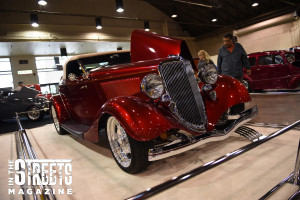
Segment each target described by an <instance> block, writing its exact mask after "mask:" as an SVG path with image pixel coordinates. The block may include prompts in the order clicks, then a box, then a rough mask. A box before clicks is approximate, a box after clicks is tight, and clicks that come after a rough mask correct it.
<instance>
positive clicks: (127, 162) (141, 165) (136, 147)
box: [106, 116, 149, 174]
mask: <svg viewBox="0 0 300 200" xmlns="http://www.w3.org/2000/svg"><path fill="white" fill-rule="evenodd" d="M106 133H107V138H108V142H109V145H110V150H111V152H112V155H113V157H114V159H115V160H116V162H117V164H118V165H119V167H120V168H121V169H122V170H124V171H125V172H127V173H131V174H133V173H137V172H139V171H141V170H143V169H145V168H146V167H147V166H148V150H149V147H148V142H140V141H136V140H134V139H132V138H131V137H130V136H129V135H128V134H127V133H126V131H125V129H124V128H123V127H122V125H121V124H120V122H119V121H118V120H117V119H116V118H115V117H114V116H110V117H109V118H108V120H107V124H106Z"/></svg>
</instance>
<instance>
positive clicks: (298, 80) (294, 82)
mask: <svg viewBox="0 0 300 200" xmlns="http://www.w3.org/2000/svg"><path fill="white" fill-rule="evenodd" d="M299 83H300V75H298V76H295V77H293V78H292V80H291V81H290V83H289V85H288V89H294V88H296V87H297V86H298V85H299Z"/></svg>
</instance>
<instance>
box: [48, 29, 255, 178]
mask: <svg viewBox="0 0 300 200" xmlns="http://www.w3.org/2000/svg"><path fill="white" fill-rule="evenodd" d="M194 70H196V66H195V65H194V63H193V59H192V56H191V54H190V51H189V49H188V47H187V45H186V43H185V41H183V40H180V39H174V38H170V37H165V36H161V35H157V34H153V33H148V32H144V31H139V30H135V31H133V33H132V35H131V51H130V52H129V51H115V52H106V53H94V54H86V55H79V56H74V57H72V58H71V59H70V60H69V61H68V62H66V64H65V66H64V75H63V78H62V81H61V83H60V85H59V94H58V95H54V96H53V97H52V99H51V100H52V106H51V113H52V117H53V121H54V125H55V128H56V130H57V132H58V133H59V134H63V133H66V132H69V133H71V134H73V135H76V136H79V137H81V138H82V139H85V140H88V141H90V142H94V143H96V142H98V139H99V132H100V131H102V130H106V134H107V138H108V142H109V145H110V149H111V152H112V155H113V157H114V159H115V160H116V162H117V164H118V165H119V167H120V168H121V169H122V170H124V171H125V172H127V173H137V172H139V171H141V170H143V169H145V168H146V167H147V166H148V163H149V161H155V160H158V159H162V158H166V157H169V156H172V155H176V154H179V153H182V152H184V151H187V150H189V149H192V148H195V147H197V146H199V145H200V144H203V143H206V142H210V141H216V140H220V139H224V138H226V137H228V136H229V135H230V134H231V133H233V132H234V131H235V130H236V129H237V128H238V127H239V126H241V125H242V124H244V123H245V122H247V121H249V120H250V119H252V118H253V117H255V116H256V114H257V107H253V108H250V109H249V110H246V111H241V112H239V113H232V112H230V108H231V107H233V106H234V105H236V104H240V103H244V102H249V101H251V98H250V96H249V93H248V91H247V89H246V88H245V86H244V85H243V84H242V83H240V82H239V81H238V80H236V79H233V78H231V77H228V76H223V75H222V76H218V75H217V71H216V68H215V67H214V66H213V65H211V66H207V67H206V68H205V69H204V70H203V71H201V72H200V75H199V78H196V77H195V72H194Z"/></svg>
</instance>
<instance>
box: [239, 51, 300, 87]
mask: <svg viewBox="0 0 300 200" xmlns="http://www.w3.org/2000/svg"><path fill="white" fill-rule="evenodd" d="M299 54H300V50H299V49H297V48H295V49H294V52H292V51H285V50H280V51H264V52H257V53H251V54H248V59H249V62H250V65H251V75H250V76H249V75H247V74H246V71H244V77H243V79H244V80H243V82H244V84H245V86H246V87H247V89H248V91H249V92H251V91H255V90H263V89H276V90H278V89H296V88H300V64H299V62H300V55H299Z"/></svg>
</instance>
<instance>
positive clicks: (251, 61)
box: [248, 57, 256, 67]
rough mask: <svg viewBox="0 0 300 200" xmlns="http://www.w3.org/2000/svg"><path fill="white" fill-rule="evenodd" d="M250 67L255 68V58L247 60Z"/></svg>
mask: <svg viewBox="0 0 300 200" xmlns="http://www.w3.org/2000/svg"><path fill="white" fill-rule="evenodd" d="M248 60H249V63H250V66H251V67H252V66H255V61H256V57H252V58H248Z"/></svg>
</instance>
